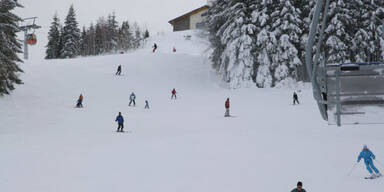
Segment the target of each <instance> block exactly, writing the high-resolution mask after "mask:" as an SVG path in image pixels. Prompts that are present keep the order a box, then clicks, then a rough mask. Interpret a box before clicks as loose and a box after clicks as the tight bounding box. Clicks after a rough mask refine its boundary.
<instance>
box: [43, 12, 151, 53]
mask: <svg viewBox="0 0 384 192" xmlns="http://www.w3.org/2000/svg"><path fill="white" fill-rule="evenodd" d="M148 37H149V32H148V30H145V31H144V32H143V31H142V29H141V28H140V27H139V25H138V24H136V23H134V24H133V25H130V23H129V22H128V21H124V22H122V25H121V26H119V23H118V22H117V20H116V16H115V14H110V15H108V17H107V18H105V17H100V18H99V19H98V20H97V22H96V25H94V24H90V26H89V27H85V26H84V27H83V28H82V30H80V29H79V28H78V22H77V21H76V14H75V10H74V8H73V5H72V6H71V7H70V9H69V12H68V15H67V17H66V19H65V22H64V26H62V25H61V23H60V19H59V18H58V16H57V14H55V15H54V17H53V21H52V24H51V27H50V30H49V33H48V45H47V49H46V59H57V58H74V57H76V56H79V55H81V56H88V55H100V54H105V53H116V52H118V51H127V50H130V49H137V48H139V47H140V45H141V44H142V42H143V40H144V39H146V38H148Z"/></svg>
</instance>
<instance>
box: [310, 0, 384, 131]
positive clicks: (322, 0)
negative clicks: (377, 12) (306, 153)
mask: <svg viewBox="0 0 384 192" xmlns="http://www.w3.org/2000/svg"><path fill="white" fill-rule="evenodd" d="M329 5H330V0H317V3H316V6H315V12H314V14H313V17H312V23H311V26H310V32H309V36H308V43H307V46H306V55H305V63H306V67H307V70H308V75H309V78H310V80H311V83H312V89H313V97H314V99H315V100H316V101H317V104H318V108H319V110H320V114H321V116H322V117H323V119H324V120H327V121H330V118H332V117H328V115H329V114H330V115H331V114H332V115H335V117H336V118H335V119H336V124H337V126H341V124H342V123H341V116H342V115H355V114H359V115H361V114H365V113H364V112H345V111H343V110H344V106H343V105H362V106H364V105H365V104H367V103H369V104H373V105H383V104H384V100H383V99H382V98H384V92H383V90H384V87H383V86H381V85H382V84H384V76H383V74H382V73H378V72H377V71H379V70H384V63H381V62H370V63H348V64H332V65H327V63H326V58H324V57H321V56H320V52H321V46H323V43H324V42H323V40H324V32H325V28H326V22H327V15H328V12H329ZM376 18H377V17H376ZM377 19H378V20H380V22H381V23H382V26H381V27H382V30H383V33H382V35H383V39H384V20H381V19H379V18H377ZM319 27H320V28H319ZM316 40H317V44H316V52H315V53H314V54H313V47H314V46H315V43H316ZM320 65H323V66H320ZM351 80H354V83H351ZM330 106H331V107H333V109H335V113H333V112H332V113H329V112H328V110H329V107H330Z"/></svg>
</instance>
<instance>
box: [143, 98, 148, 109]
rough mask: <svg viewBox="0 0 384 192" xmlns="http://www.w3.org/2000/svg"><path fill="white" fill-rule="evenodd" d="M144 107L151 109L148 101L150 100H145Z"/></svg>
mask: <svg viewBox="0 0 384 192" xmlns="http://www.w3.org/2000/svg"><path fill="white" fill-rule="evenodd" d="M144 109H149V102H148V100H145V107H144Z"/></svg>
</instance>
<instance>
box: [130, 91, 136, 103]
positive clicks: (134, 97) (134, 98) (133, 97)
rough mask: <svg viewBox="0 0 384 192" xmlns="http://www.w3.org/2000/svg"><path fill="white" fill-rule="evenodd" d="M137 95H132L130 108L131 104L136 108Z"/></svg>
mask: <svg viewBox="0 0 384 192" xmlns="http://www.w3.org/2000/svg"><path fill="white" fill-rule="evenodd" d="M135 100H136V95H135V93H133V92H132V93H131V95H130V96H129V106H131V104H132V103H133V106H136V101H135Z"/></svg>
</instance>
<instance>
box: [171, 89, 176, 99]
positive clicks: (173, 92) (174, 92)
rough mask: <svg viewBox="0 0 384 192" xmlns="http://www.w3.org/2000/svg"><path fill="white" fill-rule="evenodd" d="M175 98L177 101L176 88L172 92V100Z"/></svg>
mask: <svg viewBox="0 0 384 192" xmlns="http://www.w3.org/2000/svg"><path fill="white" fill-rule="evenodd" d="M173 98H175V99H177V97H176V89H175V88H173V90H172V96H171V99H173Z"/></svg>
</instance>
